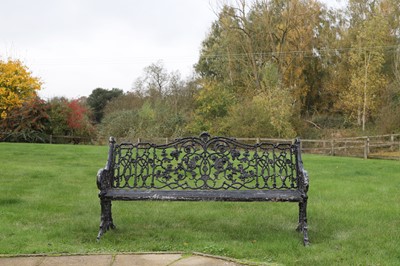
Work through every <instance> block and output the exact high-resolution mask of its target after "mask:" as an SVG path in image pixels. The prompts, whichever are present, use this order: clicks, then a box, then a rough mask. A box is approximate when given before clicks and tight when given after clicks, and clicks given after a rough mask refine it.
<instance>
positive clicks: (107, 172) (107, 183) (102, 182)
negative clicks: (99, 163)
mask: <svg viewBox="0 0 400 266" xmlns="http://www.w3.org/2000/svg"><path fill="white" fill-rule="evenodd" d="M115 143H116V141H115V139H114V137H110V139H109V150H108V158H107V163H106V166H105V167H104V168H101V169H99V171H98V172H97V188H98V189H99V190H100V191H101V192H100V193H102V192H103V193H104V191H105V190H107V189H109V188H111V184H112V169H113V163H114V145H115Z"/></svg>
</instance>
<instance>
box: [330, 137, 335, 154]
mask: <svg viewBox="0 0 400 266" xmlns="http://www.w3.org/2000/svg"><path fill="white" fill-rule="evenodd" d="M331 155H332V156H335V140H334V139H332V140H331Z"/></svg>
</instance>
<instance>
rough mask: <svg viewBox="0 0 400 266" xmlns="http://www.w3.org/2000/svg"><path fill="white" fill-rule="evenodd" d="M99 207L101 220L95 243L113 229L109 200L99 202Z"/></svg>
mask: <svg viewBox="0 0 400 266" xmlns="http://www.w3.org/2000/svg"><path fill="white" fill-rule="evenodd" d="M100 205H101V218H100V229H99V233H98V235H97V241H99V240H100V238H101V236H102V235H103V234H104V233H105V232H107V231H108V230H110V229H115V228H116V226H115V225H114V222H113V219H112V214H111V200H100Z"/></svg>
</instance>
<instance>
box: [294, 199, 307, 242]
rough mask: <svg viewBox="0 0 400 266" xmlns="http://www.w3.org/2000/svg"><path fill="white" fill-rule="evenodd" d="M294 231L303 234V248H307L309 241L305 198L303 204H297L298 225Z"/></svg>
mask: <svg viewBox="0 0 400 266" xmlns="http://www.w3.org/2000/svg"><path fill="white" fill-rule="evenodd" d="M296 231H298V232H302V233H303V243H304V246H308V245H309V244H310V241H309V239H308V226H307V198H305V199H304V202H300V203H299V225H298V226H297V228H296Z"/></svg>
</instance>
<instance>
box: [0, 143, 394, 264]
mask: <svg viewBox="0 0 400 266" xmlns="http://www.w3.org/2000/svg"><path fill="white" fill-rule="evenodd" d="M106 156H107V147H105V146H101V147H100V146H83V145H48V144H13V143H0V253H1V254H4V255H10V254H11V255H15V254H42V253H46V254H61V253H115V252H142V251H183V252H188V253H190V252H203V253H208V254H213V255H221V256H227V257H232V258H235V259H237V260H238V261H242V262H243V261H244V262H252V263H256V264H269V263H271V264H278V265H279V264H282V265H294V264H296V265H399V262H400V245H399V239H400V162H399V161H385V160H363V159H357V158H345V157H340V158H339V157H324V156H316V155H306V156H304V158H303V159H304V166H305V168H306V170H308V172H309V175H310V191H309V209H308V218H309V237H310V241H311V246H309V247H304V246H303V245H302V235H301V234H300V233H297V232H296V231H295V228H296V225H297V224H296V221H297V216H298V208H297V204H295V203H270V202H267V203H262V202H261V203H235V202H233V203H230V202H115V203H114V204H113V214H114V222H115V223H116V225H117V229H116V230H114V231H110V232H107V233H106V234H105V235H104V236H103V238H102V239H101V241H100V242H99V243H97V242H96V235H97V232H98V226H99V219H100V206H99V200H98V197H97V193H98V191H97V187H96V182H95V179H96V173H97V170H98V169H99V168H101V167H103V166H104V165H105V162H106Z"/></svg>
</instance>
